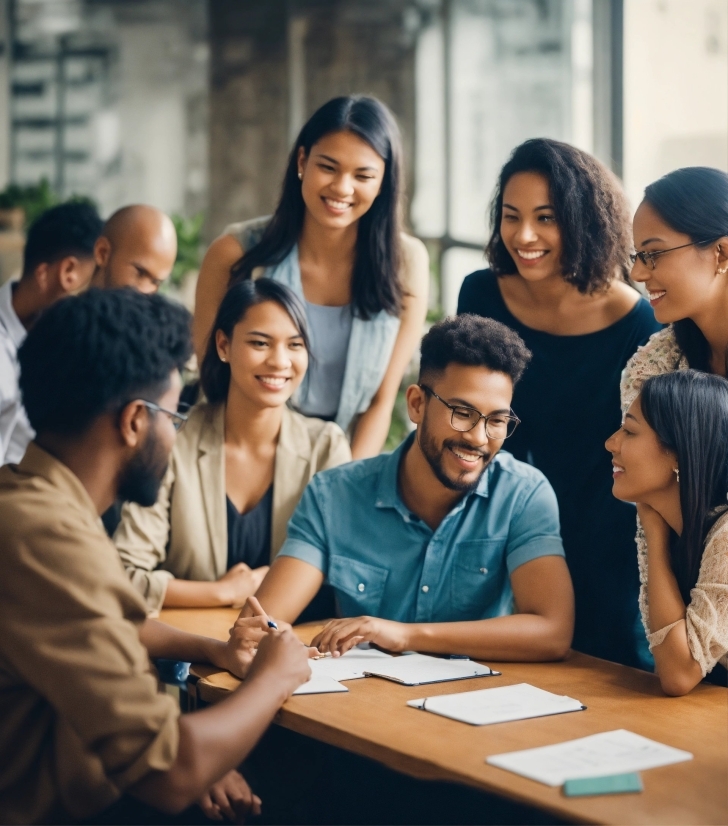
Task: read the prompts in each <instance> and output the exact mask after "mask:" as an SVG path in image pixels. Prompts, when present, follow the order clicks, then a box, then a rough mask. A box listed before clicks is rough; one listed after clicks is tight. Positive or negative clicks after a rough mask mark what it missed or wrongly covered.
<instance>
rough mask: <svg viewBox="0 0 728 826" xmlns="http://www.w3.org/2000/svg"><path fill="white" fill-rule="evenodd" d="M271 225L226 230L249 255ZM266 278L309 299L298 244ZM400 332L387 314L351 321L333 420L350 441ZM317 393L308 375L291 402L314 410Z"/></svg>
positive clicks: (259, 222)
mask: <svg viewBox="0 0 728 826" xmlns="http://www.w3.org/2000/svg"><path fill="white" fill-rule="evenodd" d="M269 221H270V216H266V217H263V218H255V219H253V220H252V221H244V222H242V223H239V224H230V226H228V227H226V228H225V234H226V235H232V236H233V237H234V238H236V239H237V240H238V241H239V242H240V245H241V246H242V248H243V249H244V250H246V251H247V250H249V249H250V248H251V247H253V246H255V244H257V243H258V241H260V238H261V236H262V234H263V230H264V229H265V227H266V226H267V224H268V222H269ZM265 276H266V277H267V278H273V279H274V280H276V281H280V282H281V283H282V284H285V285H286V286H287V287H290V288H291V289H292V290H293V292H295V293H296V294H297V295H298V297H299V298H300V299H301V300H302V301H304V302H305V300H306V298H305V296H304V294H303V285H302V284H301V268H300V267H299V264H298V244H294V245H293V248H292V249H291V251H290V252H289V253H288V255H287V256H286V257H285V258H284V259H283V261H281V263H280V264H276V265H275V266H271V267H266V268H265ZM308 321H309V325H310V327H311V328H313V326H314V319H313V318H312V316H311V314H310V312H309V315H308ZM398 332H399V318H397V317H396V316H391V315H389V313H387V312H386V311H385V310H382V311H381V312H379V313H377V314H376V315H375V316H373V317H372V318H370V319H366V320H365V319H363V318H359V317H358V316H353V317H352V321H351V335H350V336H349V346H348V348H347V350H346V365H345V368H344V377H343V379H342V382H341V392H340V395H339V402H338V409H337V410H336V415H335V418H334V421H335V422H336V424H338V425H339V427H340V428H341V429H342V430H343V431H344V432H345V433H346V434H347V435H348V436H349V437H351V434H352V432H353V429H354V427H355V425H356V420H357V417H358V416H359V415H360V414H361V413H364V411H366V410H367V409H368V408H369V405H370V404H371V401H372V398H373V397H374V394H375V393H376V392H377V390H379V386H380V385H381V383H382V379H383V378H384V374H385V373H386V372H387V367H388V366H389V361H390V359H391V357H392V350H393V349H394V342H395V340H396V338H397V333H398ZM313 335H314V337H315V336H316V332H313ZM316 392H317V391H316V389H315V386H314V385H313V384H312V382H311V377H310V375H309V373H307V374H306V376H305V377H304V380H303V382H301V385H300V387H299V388H298V390H297V391H296V393H295V394H294V396H293V398H292V399H291V404H292V406H293V407H294V408H295V409H296V410H301V411H303V412H305V411H306V410H310V409H313V403H312V401H311V400H310V399H309V394H311V393H314V394H315V393H316ZM331 392H334V391H333V390H332V391H331Z"/></svg>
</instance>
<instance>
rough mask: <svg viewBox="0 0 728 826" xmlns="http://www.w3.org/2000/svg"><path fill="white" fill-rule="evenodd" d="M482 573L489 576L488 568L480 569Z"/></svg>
mask: <svg viewBox="0 0 728 826" xmlns="http://www.w3.org/2000/svg"><path fill="white" fill-rule="evenodd" d="M480 573H481V574H487V573H488V569H487V568H481V569H480Z"/></svg>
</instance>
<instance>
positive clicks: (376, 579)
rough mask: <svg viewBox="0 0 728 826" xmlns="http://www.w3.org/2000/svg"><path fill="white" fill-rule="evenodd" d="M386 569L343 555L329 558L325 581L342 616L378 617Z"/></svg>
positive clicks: (387, 573)
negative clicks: (366, 615)
mask: <svg viewBox="0 0 728 826" xmlns="http://www.w3.org/2000/svg"><path fill="white" fill-rule="evenodd" d="M388 576H389V571H388V570H387V569H386V568H380V567H379V566H378V565H369V564H368V563H366V562H358V561H357V560H354V559H350V558H349V557H345V556H336V555H335V554H332V555H331V556H330V557H329V584H330V585H331V586H332V587H333V588H334V590H335V591H336V600H337V602H338V606H339V612H340V614H341V616H342V617H358V616H360V615H362V614H368V615H370V616H374V617H376V616H379V608H380V606H381V604H382V597H383V596H384V586H385V585H386V582H387V577H388Z"/></svg>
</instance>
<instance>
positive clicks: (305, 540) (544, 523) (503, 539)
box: [279, 434, 564, 622]
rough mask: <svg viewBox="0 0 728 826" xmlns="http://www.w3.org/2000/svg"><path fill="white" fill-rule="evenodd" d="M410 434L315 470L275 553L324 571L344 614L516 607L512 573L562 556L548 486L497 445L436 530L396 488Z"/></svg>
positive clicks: (437, 614) (485, 613)
mask: <svg viewBox="0 0 728 826" xmlns="http://www.w3.org/2000/svg"><path fill="white" fill-rule="evenodd" d="M413 438H414V434H412V435H410V436H409V437H408V438H407V440H405V442H403V443H402V444H401V445H400V446H399V447H398V448H397V450H395V451H394V452H393V453H385V454H382V455H380V456H376V457H375V458H373V459H363V460H361V461H358V462H352V463H350V464H347V465H342V466H341V467H337V468H334V469H332V470H326V471H323V472H321V473H317V474H316V476H314V477H313V479H312V480H311V482H310V483H309V485H308V487H307V488H306V490H305V491H304V494H303V497H302V499H301V501H300V503H299V504H298V507H297V508H296V511H295V513H294V514H293V517H292V518H291V521H290V522H289V523H288V538H287V540H286V542H285V543H284V545H283V547H282V549H281V551H280V554H279V555H280V556H291V557H294V558H296V559H301V560H303V561H304V562H308V563H309V564H311V565H313V566H315V567H316V568H318V569H319V570H320V571H323V573H324V574H325V576H326V579H327V581H328V582H329V583H330V584H331V585H332V586H333V588H334V590H335V592H336V597H337V601H338V606H339V611H340V613H341V615H342V616H344V617H352V616H361V615H363V614H368V615H370V616H376V617H383V618H384V619H391V620H397V621H399V622H454V621H457V620H479V619H488V618H490V617H497V616H502V615H504V614H510V613H512V611H513V591H512V590H511V584H510V574H511V573H513V571H514V570H515V569H516V568H518V567H519V566H520V565H523V564H524V563H526V562H529V561H530V560H532V559H536V558H538V557H541V556H563V555H564V550H563V547H562V544H561V536H560V534H559V510H558V505H557V504H556V496H555V494H554V492H553V489H552V488H551V485H550V484H549V483H548V481H547V480H546V477H545V476H544V475H543V474H542V473H541V471H539V470H537V469H536V468H534V467H532V466H531V465H527V464H525V463H523V462H519V461H517V460H516V459H514V458H513V457H512V456H511V455H510V454H509V453H504V452H502V451H501V452H500V453H498V454H497V455H496V456H495V457H494V459H493V460H492V462H491V464H490V466H489V467H488V469H487V470H486V472H485V473H484V474H483V477H482V478H481V480H480V482H479V484H478V486H477V488H476V489H475V490H474V491H473V492H472V493H469V494H467V495H466V496H465V497H463V499H462V500H461V501H460V502H459V503H458V504H457V505H456V506H455V507H454V508H453V509H452V510H451V511H450V513H449V514H448V515H447V516H446V517H445V518H444V519H443V521H442V522H441V524H440V525H439V527H438V528H437V530H435V531H432V530H431V529H430V528H429V527H428V526H427V525H426V524H425V523H424V522H423V521H422V520H421V519H419V518H418V517H416V516H415V515H414V514H412V513H410V511H409V510H408V509H407V507H406V506H405V505H404V503H403V502H402V500H401V498H400V496H399V493H398V482H397V478H398V469H399V463H400V460H401V459H402V457H403V456H404V454H405V452H406V451H407V450H408V449H409V447H410V445H411V444H412V441H413Z"/></svg>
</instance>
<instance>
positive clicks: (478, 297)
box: [458, 268, 502, 315]
mask: <svg viewBox="0 0 728 826" xmlns="http://www.w3.org/2000/svg"><path fill="white" fill-rule="evenodd" d="M500 297H501V296H500V290H499V289H498V277H497V276H496V274H495V273H494V272H493V270H491V269H490V268H486V269H483V270H476V271H475V272H471V273H470V275H466V276H465V278H464V279H463V283H462V285H461V286H460V292H459V294H458V313H475V314H476V315H489V314H490V313H491V312H492V311H493V301H494V299H496V298H500ZM501 300H502V299H501Z"/></svg>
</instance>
